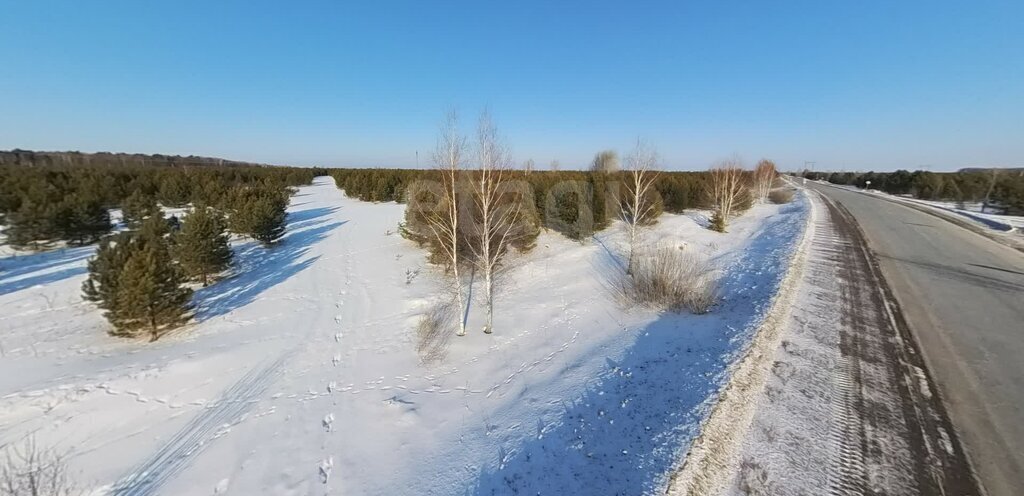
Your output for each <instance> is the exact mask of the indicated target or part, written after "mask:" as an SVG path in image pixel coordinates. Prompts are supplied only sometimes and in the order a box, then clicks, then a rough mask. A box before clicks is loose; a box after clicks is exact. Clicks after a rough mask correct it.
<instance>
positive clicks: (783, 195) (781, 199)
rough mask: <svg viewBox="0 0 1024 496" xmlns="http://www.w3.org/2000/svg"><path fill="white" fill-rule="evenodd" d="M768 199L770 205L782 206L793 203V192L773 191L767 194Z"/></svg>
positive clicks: (788, 190)
mask: <svg viewBox="0 0 1024 496" xmlns="http://www.w3.org/2000/svg"><path fill="white" fill-rule="evenodd" d="M768 199H769V200H771V202H772V203H775V204H778V205H782V204H784V203H789V202H791V201H793V190H791V189H782V188H780V189H773V190H772V192H771V193H768Z"/></svg>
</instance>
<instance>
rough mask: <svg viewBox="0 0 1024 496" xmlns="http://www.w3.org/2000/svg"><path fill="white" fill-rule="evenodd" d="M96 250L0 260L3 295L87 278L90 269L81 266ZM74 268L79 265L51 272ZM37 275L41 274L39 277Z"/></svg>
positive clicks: (64, 250)
mask: <svg viewBox="0 0 1024 496" xmlns="http://www.w3.org/2000/svg"><path fill="white" fill-rule="evenodd" d="M94 250H95V247H94V246H79V247H74V248H62V249H60V250H55V251H47V252H42V253H30V254H27V255H17V256H11V257H5V258H2V259H0V295H5V294H8V293H13V292H15V291H21V290H23V289H26V288H31V287H33V286H36V285H39V284H48V283H53V282H57V281H62V280H64V279H67V278H69V277H74V276H77V275H81V274H84V273H85V272H86V270H87V269H86V266H85V265H84V264H81V262H83V261H84V260H86V259H88V258H89V257H90V256H92V254H93V252H94ZM72 264H79V265H76V266H73V267H63V268H61V269H60V270H52V269H56V268H58V267H61V266H64V265H72ZM38 272H42V273H40V274H36V273H38ZM25 276H28V277H25Z"/></svg>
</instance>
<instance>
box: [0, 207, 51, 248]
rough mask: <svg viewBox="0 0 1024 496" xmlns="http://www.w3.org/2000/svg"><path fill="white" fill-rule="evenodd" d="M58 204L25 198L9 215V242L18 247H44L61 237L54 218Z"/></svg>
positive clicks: (7, 231)
mask: <svg viewBox="0 0 1024 496" xmlns="http://www.w3.org/2000/svg"><path fill="white" fill-rule="evenodd" d="M55 207H56V205H54V204H47V203H46V202H45V200H44V201H36V200H34V199H25V200H23V201H22V202H21V205H20V206H19V207H18V210H16V211H14V212H11V213H10V214H9V215H8V216H7V224H8V225H7V230H6V231H5V234H6V235H7V242H8V243H10V244H11V245H12V246H15V247H18V248H32V249H39V248H43V247H45V246H47V245H49V244H50V243H52V242H53V241H56V240H57V239H58V238H59V237H60V231H59V229H58V228H57V226H56V224H55V222H54V218H55V217H56V212H55Z"/></svg>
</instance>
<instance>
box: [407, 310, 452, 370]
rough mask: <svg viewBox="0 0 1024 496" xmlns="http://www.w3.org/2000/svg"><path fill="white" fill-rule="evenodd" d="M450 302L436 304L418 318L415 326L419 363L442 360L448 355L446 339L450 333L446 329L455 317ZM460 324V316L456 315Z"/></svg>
mask: <svg viewBox="0 0 1024 496" xmlns="http://www.w3.org/2000/svg"><path fill="white" fill-rule="evenodd" d="M455 313H456V312H455V308H454V307H453V306H452V303H451V302H440V303H436V304H434V305H433V306H431V307H430V308H429V309H427V311H426V313H424V314H423V316H422V317H420V322H419V324H417V326H416V353H417V354H418V355H419V357H420V361H422V362H423V363H426V364H430V363H437V362H440V361H442V360H444V358H445V356H446V355H447V354H448V338H449V337H450V336H451V334H452V333H450V332H448V328H449V327H450V326H451V324H452V319H453V318H455V317H456V315H455ZM457 317H458V318H459V321H460V322H461V319H462V316H461V315H458V316H457Z"/></svg>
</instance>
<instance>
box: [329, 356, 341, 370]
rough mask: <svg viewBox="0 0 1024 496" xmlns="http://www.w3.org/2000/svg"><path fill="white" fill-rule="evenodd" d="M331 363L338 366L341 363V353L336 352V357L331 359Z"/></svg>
mask: <svg viewBox="0 0 1024 496" xmlns="http://www.w3.org/2000/svg"><path fill="white" fill-rule="evenodd" d="M331 363H332V364H334V366H335V367H337V366H338V364H339V363H341V354H335V355H334V358H332V359H331Z"/></svg>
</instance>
